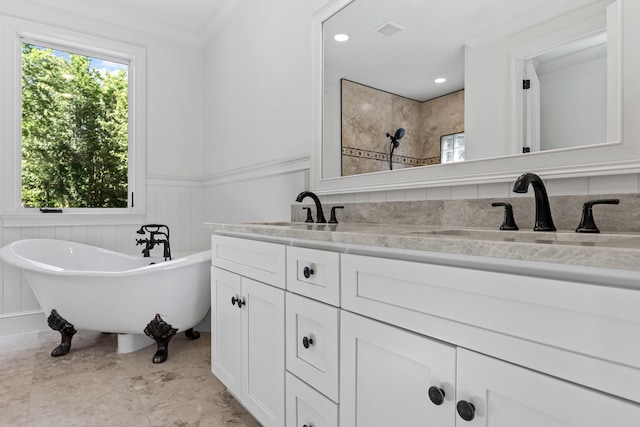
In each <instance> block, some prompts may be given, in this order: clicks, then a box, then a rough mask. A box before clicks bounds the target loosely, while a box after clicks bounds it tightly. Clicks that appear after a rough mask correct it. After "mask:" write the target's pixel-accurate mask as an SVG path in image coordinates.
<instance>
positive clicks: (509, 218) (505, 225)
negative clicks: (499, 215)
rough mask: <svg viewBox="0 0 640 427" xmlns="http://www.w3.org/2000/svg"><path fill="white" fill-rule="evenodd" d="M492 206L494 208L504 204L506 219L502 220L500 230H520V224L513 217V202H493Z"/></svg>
mask: <svg viewBox="0 0 640 427" xmlns="http://www.w3.org/2000/svg"><path fill="white" fill-rule="evenodd" d="M491 206H493V207H494V208H495V207H498V206H504V219H503V220H502V225H501V226H500V230H519V228H518V224H516V220H515V218H514V217H513V207H512V206H511V203H506V202H494V203H491Z"/></svg>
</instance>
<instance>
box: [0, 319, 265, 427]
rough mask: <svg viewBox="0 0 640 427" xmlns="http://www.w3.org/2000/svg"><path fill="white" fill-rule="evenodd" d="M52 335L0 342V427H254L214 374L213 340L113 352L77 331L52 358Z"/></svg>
mask: <svg viewBox="0 0 640 427" xmlns="http://www.w3.org/2000/svg"><path fill="white" fill-rule="evenodd" d="M59 342H60V335H59V334H58V333H57V332H54V331H44V332H38V333H31V334H24V335H14V336H8V337H0V426H3V427H4V426H29V427H32V426H33V427H36V426H47V427H51V426H64V427H70V426H111V427H118V426H126V427H142V426H201V427H222V426H235V427H243V426H244V427H257V426H259V424H258V423H257V422H256V421H255V419H254V418H253V417H251V415H249V414H248V413H247V412H246V410H244V408H243V407H242V406H241V405H240V404H239V403H238V402H237V401H236V400H235V399H234V398H233V397H232V396H231V395H230V394H229V393H227V391H226V389H225V387H224V386H223V385H222V383H220V381H218V380H217V379H216V377H214V376H213V374H212V373H211V366H210V365H211V363H210V360H211V359H210V357H211V348H210V343H211V335H210V334H208V333H203V334H202V336H201V337H200V339H198V340H195V341H190V340H187V339H186V338H185V336H184V334H183V333H179V334H178V335H176V336H175V337H174V338H173V339H172V340H171V343H170V345H169V359H168V360H167V361H166V362H164V363H161V364H153V363H152V362H151V358H152V356H153V354H154V353H155V350H156V345H155V344H153V345H152V346H151V347H147V348H144V349H142V350H139V351H137V352H134V353H129V354H118V353H117V352H116V335H113V334H103V333H98V332H90V331H79V332H78V333H77V334H76V335H75V336H74V337H73V343H72V346H71V351H70V352H69V354H67V355H66V356H63V357H59V358H54V357H51V356H50V354H49V353H50V351H51V350H52V349H53V348H54V347H55V346H57V345H58V344H59Z"/></svg>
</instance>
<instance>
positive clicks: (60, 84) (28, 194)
mask: <svg viewBox="0 0 640 427" xmlns="http://www.w3.org/2000/svg"><path fill="white" fill-rule="evenodd" d="M0 19H3V24H5V25H4V26H6V27H7V28H8V29H9V31H10V33H5V34H11V35H12V36H13V37H5V40H4V43H5V45H4V47H5V48H6V49H3V53H2V55H3V57H2V61H0V62H2V63H3V66H2V68H1V69H0V70H1V71H0V73H1V74H0V79H1V81H2V82H3V84H2V91H3V93H1V94H0V95H2V96H0V102H2V103H3V104H4V105H3V107H4V108H3V109H2V110H0V111H4V113H3V114H2V118H3V120H4V124H6V128H7V129H8V130H9V132H8V133H7V136H8V138H6V139H3V140H2V142H1V143H2V144H6V146H5V147H4V148H5V152H6V153H12V156H7V157H9V158H10V159H5V160H4V163H3V165H4V166H5V168H4V169H5V171H4V178H5V183H6V184H5V189H7V190H10V191H6V192H5V193H6V194H5V195H4V198H3V200H2V202H3V206H2V212H3V213H5V215H3V218H4V219H6V216H7V215H6V214H11V213H13V214H22V213H30V212H39V211H38V208H60V209H62V210H63V213H66V212H71V213H87V214H97V213H100V214H105V213H107V214H113V213H118V214H127V213H128V214H134V213H142V212H143V210H144V203H145V195H144V180H145V165H144V158H145V156H144V148H145V132H144V129H145V112H144V108H145V104H144V100H145V94H144V87H145V84H144V75H145V69H144V68H145V53H144V50H143V49H141V48H139V47H135V46H130V45H127V44H123V43H119V42H114V41H111V40H107V39H103V38H98V37H94V36H89V35H85V34H79V33H75V32H70V31H66V30H62V29H58V28H54V27H50V26H46V25H41V24H36V23H31V22H28V21H22V20H18V19H13V18H8V17H1V18H0ZM9 145H10V146H9ZM76 218H78V216H76ZM63 222H64V221H63ZM110 223H117V221H116V222H110Z"/></svg>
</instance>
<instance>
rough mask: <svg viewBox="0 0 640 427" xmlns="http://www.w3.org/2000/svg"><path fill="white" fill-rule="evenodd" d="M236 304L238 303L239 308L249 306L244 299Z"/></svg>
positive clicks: (237, 300)
mask: <svg viewBox="0 0 640 427" xmlns="http://www.w3.org/2000/svg"><path fill="white" fill-rule="evenodd" d="M236 302H237V303H238V308H242V306H243V305H246V304H247V303H246V302H244V299H242V300H241V299H240V298H238V299H236Z"/></svg>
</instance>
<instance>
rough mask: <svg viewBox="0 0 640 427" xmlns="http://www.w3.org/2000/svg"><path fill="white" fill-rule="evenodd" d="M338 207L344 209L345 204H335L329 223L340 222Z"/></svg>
mask: <svg viewBox="0 0 640 427" xmlns="http://www.w3.org/2000/svg"><path fill="white" fill-rule="evenodd" d="M336 209H344V206H334V207H332V208H331V218H330V219H329V224H337V223H338V220H337V219H336Z"/></svg>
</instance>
